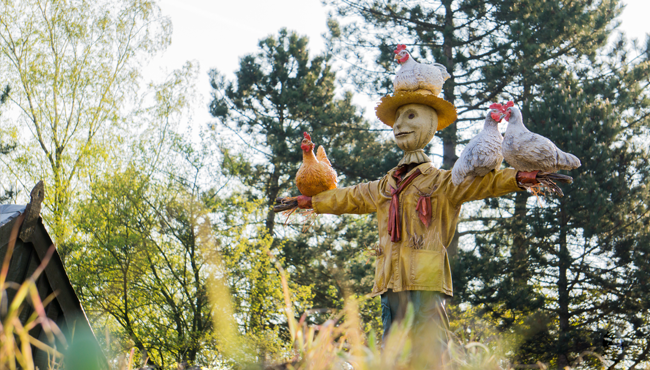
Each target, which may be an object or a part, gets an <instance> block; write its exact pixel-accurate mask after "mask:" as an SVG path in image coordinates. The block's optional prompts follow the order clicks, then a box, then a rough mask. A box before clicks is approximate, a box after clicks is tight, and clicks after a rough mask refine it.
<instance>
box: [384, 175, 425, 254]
mask: <svg viewBox="0 0 650 370" xmlns="http://www.w3.org/2000/svg"><path fill="white" fill-rule="evenodd" d="M404 170H405V167H402V168H399V169H398V170H397V171H395V173H394V174H393V176H394V177H397V178H398V179H400V178H401V174H402V173H403V172H404ZM420 174H422V172H420V169H419V168H418V169H416V170H415V172H413V173H412V174H411V176H409V177H407V178H406V179H404V180H403V181H400V182H398V186H397V189H395V188H393V187H392V186H391V187H390V194H391V196H392V198H391V201H390V209H389V210H388V233H389V234H390V241H392V242H393V243H396V242H398V241H400V239H401V238H402V231H401V230H400V227H401V224H402V223H401V219H400V217H399V194H400V193H401V192H402V190H404V188H406V187H407V186H408V184H410V183H411V181H413V179H415V178H416V177H418V176H420ZM419 203H420V202H418V204H419ZM430 208H431V206H429V209H430Z"/></svg>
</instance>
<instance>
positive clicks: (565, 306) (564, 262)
mask: <svg viewBox="0 0 650 370" xmlns="http://www.w3.org/2000/svg"><path fill="white" fill-rule="evenodd" d="M559 216H560V235H559V240H558V243H559V248H560V249H559V253H558V269H559V276H558V282H557V287H558V306H559V307H558V313H559V321H560V333H559V338H558V347H557V354H558V360H557V367H558V369H560V370H561V369H564V368H565V367H566V366H569V355H568V347H569V338H568V336H569V331H570V328H569V317H570V314H569V284H568V278H567V272H568V270H569V266H571V255H570V254H569V249H568V246H567V231H566V229H567V225H566V224H567V222H566V217H565V212H564V210H562V211H561V212H560V215H559Z"/></svg>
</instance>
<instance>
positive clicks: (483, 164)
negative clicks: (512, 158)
mask: <svg viewBox="0 0 650 370" xmlns="http://www.w3.org/2000/svg"><path fill="white" fill-rule="evenodd" d="M501 107H502V106H501V104H492V105H490V111H489V112H488V114H487V116H486V117H485V123H484V124H483V130H482V131H481V132H479V133H478V135H476V136H474V138H473V139H472V140H470V141H469V144H467V146H466V147H465V149H463V152H462V153H460V158H458V160H457V161H456V163H454V168H452V169H451V182H453V183H454V185H456V186H458V185H460V183H462V182H463V181H464V180H465V179H466V178H467V177H470V178H474V177H481V176H485V175H487V174H488V173H489V172H490V171H492V170H495V169H499V167H501V162H503V155H502V154H501V143H502V141H503V137H502V136H501V133H500V132H499V127H498V123H499V121H501V119H502V118H503V116H504V112H503V111H502V110H501Z"/></svg>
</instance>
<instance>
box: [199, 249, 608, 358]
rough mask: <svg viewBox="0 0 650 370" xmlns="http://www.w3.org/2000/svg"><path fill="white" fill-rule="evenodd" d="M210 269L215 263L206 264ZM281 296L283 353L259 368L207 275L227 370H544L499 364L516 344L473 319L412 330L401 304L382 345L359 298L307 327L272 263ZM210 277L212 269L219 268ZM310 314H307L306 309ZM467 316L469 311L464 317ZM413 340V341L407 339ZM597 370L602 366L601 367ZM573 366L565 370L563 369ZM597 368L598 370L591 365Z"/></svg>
mask: <svg viewBox="0 0 650 370" xmlns="http://www.w3.org/2000/svg"><path fill="white" fill-rule="evenodd" d="M213 262H214V263H215V264H216V265H217V266H218V265H219V263H220V262H219V261H213ZM275 264H276V268H277V269H278V270H279V272H280V276H281V281H282V289H283V292H284V307H283V309H284V313H285V315H286V320H287V326H288V329H289V335H290V338H288V342H290V343H291V346H290V347H289V348H287V350H286V352H285V353H283V354H282V355H281V356H280V357H279V358H275V359H273V360H272V361H271V362H272V363H265V364H260V363H259V352H258V351H257V348H255V344H254V343H253V341H252V340H251V338H247V337H244V336H242V335H240V334H239V333H238V331H237V318H236V316H235V315H234V311H233V308H232V307H233V305H232V302H231V297H230V295H229V292H228V288H227V286H226V285H225V283H224V280H223V278H219V277H217V276H218V275H214V276H213V277H212V281H211V284H210V286H211V291H210V299H211V303H212V305H213V318H214V325H215V330H216V333H217V336H218V338H219V346H220V349H221V350H222V353H223V354H224V357H225V358H224V359H225V363H226V364H228V365H226V366H227V367H228V368H236V369H268V370H281V369H292V370H307V369H309V370H330V369H331V370H334V369H336V370H338V369H355V370H394V369H413V370H416V369H417V370H419V369H435V370H451V369H457V370H470V369H476V370H479V369H480V370H491V369H494V370H497V369H502V370H509V369H517V368H528V369H547V368H549V365H548V364H543V363H541V362H538V363H536V364H528V365H515V364H511V363H510V361H509V360H508V359H507V356H508V354H509V353H510V354H512V353H513V350H514V349H515V348H516V346H517V343H518V341H517V338H516V337H507V336H505V335H503V334H499V333H497V331H496V329H494V328H491V327H490V325H489V324H487V323H486V322H484V321H482V320H481V319H480V318H477V317H467V315H471V314H468V313H464V314H459V313H458V312H459V311H458V312H457V311H453V312H452V314H458V315H464V316H466V317H460V320H457V322H455V323H454V322H453V321H452V324H451V328H450V330H446V329H444V328H439V327H435V326H430V327H427V326H426V325H425V326H424V327H421V328H414V327H413V323H414V316H415V315H414V312H413V307H412V306H411V305H409V308H408V311H407V313H406V316H405V319H404V320H403V321H401V322H399V323H398V324H396V325H394V326H393V327H392V328H391V331H390V333H389V334H388V335H387V337H386V339H385V340H384V342H383V343H381V340H380V338H381V333H376V332H375V331H374V330H370V331H369V333H366V332H364V330H363V328H362V323H361V320H360V318H361V315H360V311H359V307H360V305H362V304H363V301H364V300H365V299H367V298H365V297H351V296H348V297H347V299H346V300H345V304H344V308H343V310H341V311H340V312H333V313H332V314H331V315H330V317H329V318H328V319H327V320H325V321H324V322H323V323H322V324H320V325H310V324H308V320H307V316H308V314H309V312H305V313H303V314H302V315H301V316H300V318H297V316H296V313H295V312H294V309H293V307H294V304H293V302H292V300H291V295H290V289H289V284H288V281H287V274H286V273H285V271H284V269H283V268H282V267H281V266H280V264H279V263H278V262H275ZM215 270H220V269H219V268H217V269H215ZM314 311H315V310H314ZM470 312H472V311H471V310H470ZM414 333H417V334H414ZM589 355H592V356H594V357H596V359H597V360H598V361H599V362H601V363H603V360H602V358H601V357H600V356H599V355H597V354H595V353H590V352H589V353H584V354H582V355H581V356H579V358H578V360H577V361H576V363H575V364H574V366H576V365H579V364H580V363H581V362H582V361H583V357H584V356H589ZM603 365H604V364H603ZM573 368H574V367H566V368H565V370H570V369H573ZM599 368H605V367H604V366H599Z"/></svg>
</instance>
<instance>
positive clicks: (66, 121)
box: [0, 0, 171, 258]
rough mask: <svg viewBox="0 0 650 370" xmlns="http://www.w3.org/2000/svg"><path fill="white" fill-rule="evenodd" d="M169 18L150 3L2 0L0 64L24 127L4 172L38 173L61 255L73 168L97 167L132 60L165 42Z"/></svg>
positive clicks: (125, 99) (26, 179)
mask: <svg viewBox="0 0 650 370" xmlns="http://www.w3.org/2000/svg"><path fill="white" fill-rule="evenodd" d="M170 31H171V30H170V24H169V21H168V20H167V19H165V18H164V17H160V14H159V9H158V7H157V6H156V5H155V3H153V2H151V1H129V0H124V1H117V2H116V1H86V0H73V1H37V0H34V1H23V0H20V1H5V2H4V3H3V5H2V10H1V13H0V49H1V50H2V53H1V57H0V61H1V63H0V66H1V67H0V68H1V69H2V74H3V76H4V77H6V78H7V81H8V83H9V84H10V85H11V87H12V95H11V102H12V105H13V106H14V107H15V108H17V114H18V115H19V118H18V119H17V120H16V121H15V122H14V124H15V125H16V127H26V128H27V130H26V131H27V132H24V133H25V134H26V135H24V136H20V137H19V142H18V147H17V148H16V150H15V151H14V152H13V153H12V154H11V155H12V159H11V160H7V161H5V164H7V166H6V168H5V170H4V171H3V172H4V173H9V174H11V176H13V177H15V178H17V179H19V181H20V182H21V183H23V184H26V185H25V187H27V188H29V187H31V185H30V184H33V183H35V182H37V181H38V180H41V179H42V180H44V181H45V182H46V183H47V184H48V186H49V188H50V189H52V191H50V192H48V193H47V194H46V200H45V202H44V206H45V207H46V209H47V211H46V212H45V214H44V216H45V219H46V221H47V223H48V224H49V226H50V229H51V232H52V234H53V236H54V237H55V239H56V241H57V242H58V244H59V248H60V249H59V251H60V252H61V254H62V257H63V258H65V256H66V254H67V253H66V252H67V251H66V250H65V243H64V242H65V241H66V240H67V238H68V237H69V236H70V233H71V232H72V229H71V227H70V219H69V217H70V215H71V207H72V206H73V204H74V201H75V198H76V196H77V195H78V194H79V193H78V191H79V190H80V189H79V187H83V185H84V182H83V181H79V180H80V179H79V177H80V173H81V172H84V171H85V170H89V169H91V168H92V169H93V170H95V171H96V170H98V169H99V168H101V163H102V161H105V160H106V157H107V152H109V151H110V149H111V146H110V144H111V142H112V139H113V138H114V136H113V135H112V134H114V132H112V131H111V130H110V128H111V126H115V125H118V124H122V123H123V122H122V121H121V118H122V117H124V115H125V112H124V106H125V105H127V104H128V103H130V102H131V100H132V99H133V98H134V97H135V96H137V95H135V94H136V93H137V87H138V85H137V81H138V76H139V69H140V67H141V62H142V60H143V58H146V56H148V55H151V54H153V53H156V52H157V51H159V50H162V49H164V48H165V47H166V46H167V45H168V44H169V42H170Z"/></svg>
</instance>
